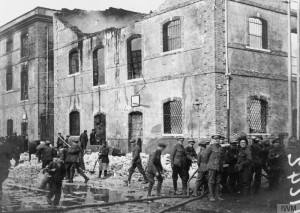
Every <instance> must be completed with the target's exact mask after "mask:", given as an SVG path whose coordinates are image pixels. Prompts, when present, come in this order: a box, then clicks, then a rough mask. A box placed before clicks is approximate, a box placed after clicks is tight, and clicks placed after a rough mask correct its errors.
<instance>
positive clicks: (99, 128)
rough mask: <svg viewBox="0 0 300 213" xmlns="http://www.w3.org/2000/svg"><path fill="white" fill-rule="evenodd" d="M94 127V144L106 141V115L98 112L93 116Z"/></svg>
mask: <svg viewBox="0 0 300 213" xmlns="http://www.w3.org/2000/svg"><path fill="white" fill-rule="evenodd" d="M94 129H95V131H96V144H94V145H99V144H100V143H101V144H102V143H103V142H105V141H106V115H105V114H100V115H96V116H95V117H94Z"/></svg>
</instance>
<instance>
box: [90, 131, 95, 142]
mask: <svg viewBox="0 0 300 213" xmlns="http://www.w3.org/2000/svg"><path fill="white" fill-rule="evenodd" d="M90 144H91V145H96V132H95V129H92V132H91V134H90Z"/></svg>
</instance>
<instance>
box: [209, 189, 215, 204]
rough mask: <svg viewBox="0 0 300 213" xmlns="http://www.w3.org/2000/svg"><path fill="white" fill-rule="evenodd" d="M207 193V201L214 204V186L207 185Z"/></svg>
mask: <svg viewBox="0 0 300 213" xmlns="http://www.w3.org/2000/svg"><path fill="white" fill-rule="evenodd" d="M208 191H209V201H210V202H215V201H216V199H215V197H214V186H211V185H209V186H208Z"/></svg>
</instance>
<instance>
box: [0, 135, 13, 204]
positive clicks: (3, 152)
mask: <svg viewBox="0 0 300 213" xmlns="http://www.w3.org/2000/svg"><path fill="white" fill-rule="evenodd" d="M12 154H13V148H12V146H11V144H9V143H7V141H6V139H5V138H4V137H1V138H0V202H1V201H2V184H3V182H4V181H5V180H6V178H7V177H8V174H9V168H10V166H11V164H10V160H11V159H12Z"/></svg>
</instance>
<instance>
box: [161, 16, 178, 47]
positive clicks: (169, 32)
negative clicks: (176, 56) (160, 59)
mask: <svg viewBox="0 0 300 213" xmlns="http://www.w3.org/2000/svg"><path fill="white" fill-rule="evenodd" d="M163 36H164V38H163V47H164V52H166V51H170V50H176V49H179V48H180V47H181V21H180V19H177V20H174V21H171V22H168V23H166V24H165V25H164V26H163Z"/></svg>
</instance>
